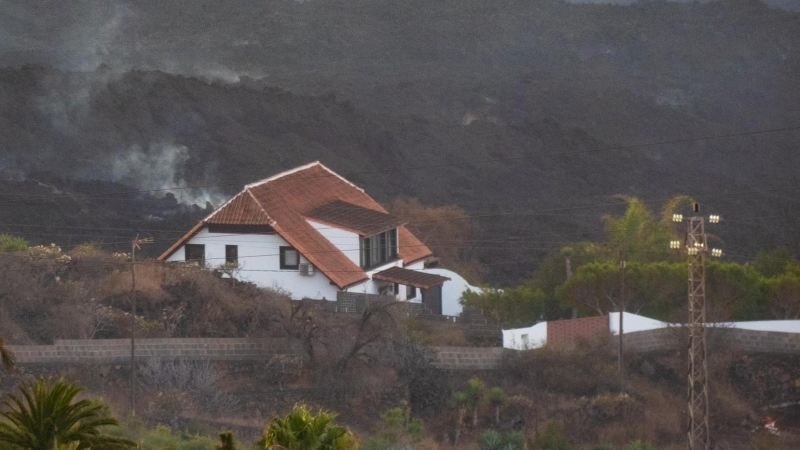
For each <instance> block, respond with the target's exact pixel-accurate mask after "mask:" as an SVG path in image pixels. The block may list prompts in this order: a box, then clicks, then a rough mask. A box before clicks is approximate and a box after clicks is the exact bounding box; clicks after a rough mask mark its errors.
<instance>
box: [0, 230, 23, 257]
mask: <svg viewBox="0 0 800 450" xmlns="http://www.w3.org/2000/svg"><path fill="white" fill-rule="evenodd" d="M28 245H30V242H28V241H26V240H25V239H23V238H21V237H19V236H13V235H10V234H5V233H4V234H0V252H21V251H23V250H27V249H28Z"/></svg>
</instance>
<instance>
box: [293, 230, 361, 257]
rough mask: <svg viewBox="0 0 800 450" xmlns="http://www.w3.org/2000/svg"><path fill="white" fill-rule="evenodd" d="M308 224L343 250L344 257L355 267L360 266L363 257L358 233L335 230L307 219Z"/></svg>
mask: <svg viewBox="0 0 800 450" xmlns="http://www.w3.org/2000/svg"><path fill="white" fill-rule="evenodd" d="M306 222H308V224H309V225H311V226H312V227H314V229H315V230H317V231H318V232H319V234H321V235H322V237H324V238H325V239H327V240H328V241H330V243H331V244H333V245H335V246H336V248H338V249H339V250H341V251H342V253H344V255H345V256H347V257H348V258H349V259H350V261H353V263H355V265H357V266H358V265H359V264H361V256H360V255H359V249H360V247H361V241H360V238H359V236H358V234H357V233H353V232H352V231H347V230H342V229H340V228H335V227H332V226H330V225H326V224H324V223H319V222H315V221H313V220H308V219H306Z"/></svg>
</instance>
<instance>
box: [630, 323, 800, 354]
mask: <svg viewBox="0 0 800 450" xmlns="http://www.w3.org/2000/svg"><path fill="white" fill-rule="evenodd" d="M798 331H799V332H798V333H782V332H777V331H754V330H744V329H741V328H709V329H708V335H707V336H708V345H709V347H711V348H713V347H719V348H721V349H730V350H738V351H743V352H747V353H783V354H795V355H800V330H798ZM614 339H616V338H614ZM624 345H625V349H626V351H631V352H634V353H636V352H639V353H641V352H655V351H664V350H677V349H680V348H682V347H685V346H686V331H685V330H684V329H683V328H682V327H669V328H659V329H656V330H647V331H637V332H634V333H627V334H625V336H624Z"/></svg>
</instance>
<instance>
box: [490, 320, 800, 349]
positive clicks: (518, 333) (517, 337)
mask: <svg viewBox="0 0 800 450" xmlns="http://www.w3.org/2000/svg"><path fill="white" fill-rule="evenodd" d="M623 314H624V315H623V317H622V320H623V321H622V331H623V333H624V334H627V333H635V332H637V331H649V330H655V329H659V328H666V327H670V326H681V325H680V324H673V323H668V322H662V321H660V320H655V319H651V318H649V317H644V316H640V315H638V314H631V313H627V312H626V313H623ZM709 326H712V327H718V328H738V329H742V330H752V331H773V332H780V333H800V320H759V321H750V322H719V323H712V324H709ZM608 328H609V330H610V331H611V334H614V335H617V334H619V313H618V312H611V313H608ZM545 344H547V322H540V323H538V324H536V325H534V326H531V327H526V328H514V329H510V330H503V347H505V348H510V349H514V350H529V349H534V348H539V347H543V346H544V345H545Z"/></svg>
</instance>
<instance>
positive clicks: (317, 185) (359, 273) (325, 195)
mask: <svg viewBox="0 0 800 450" xmlns="http://www.w3.org/2000/svg"><path fill="white" fill-rule="evenodd" d="M337 201H338V202H345V203H348V204H350V205H355V206H356V207H360V208H363V209H368V210H372V211H375V212H378V213H382V214H385V215H388V213H387V212H386V210H385V209H384V208H383V207H382V206H381V205H380V204H378V202H376V201H375V200H373V199H372V197H370V196H369V195H367V194H366V193H365V192H364V190H363V189H361V188H359V187H357V186H356V185H354V184H353V183H351V182H349V181H347V180H346V179H344V178H342V177H341V176H339V175H338V174H336V173H335V172H333V171H332V170H330V169H328V168H327V167H325V166H324V165H322V164H321V163H319V162H314V163H311V164H308V165H305V166H301V167H298V168H296V169H292V170H289V171H286V172H283V173H280V174H278V175H275V176H273V177H270V178H267V179H265V180H261V181H258V182H256V183H252V184H249V185H247V186H245V189H244V191H242V192H240V193H239V194H237V195H236V196H235V197H234V198H232V199H231V200H229V201H228V202H227V203H225V204H224V205H222V206H221V207H220V208H219V209H217V210H216V211H215V212H214V213H212V214H211V215H210V216H208V217H207V218H206V219H204V220H203V221H202V222H201V224H205V223H212V224H226V225H270V226H272V227H273V228H274V229H275V231H276V232H277V233H278V234H279V235H281V237H283V238H284V239H285V240H286V241H287V242H288V243H289V244H291V245H292V246H293V247H294V248H296V249H297V250H298V251H299V252H300V253H301V254H302V255H303V256H304V257H306V259H308V260H309V262H311V263H312V264H313V265H314V266H315V267H316V268H318V269H319V270H320V271H321V272H322V273H324V274H325V275H326V276H327V277H328V278H329V279H330V280H331V281H333V282H334V284H336V285H337V286H338V287H339V288H344V287H346V286H350V285H352V284H355V283H358V282H360V281H364V280H366V279H368V276H367V274H366V273H365V272H364V271H363V270H361V268H360V267H359V266H358V265H356V264H355V263H353V262H352V261H351V260H350V258H348V257H347V256H345V255H344V254H343V253H342V252H341V251H339V250H338V249H337V248H336V247H335V246H334V245H333V244H331V242H330V241H328V240H327V239H326V238H324V237H323V236H322V234H320V233H319V232H318V231H317V230H316V229H314V227H312V226H311V225H309V223H308V222H307V221H306V219H305V217H306V216H307V215H308V214H309V213H310V212H311V211H313V210H314V209H316V208H319V207H321V206H323V205H328V204H331V203H333V202H337ZM198 225H200V224H198ZM200 228H201V226H196V227H195V228H194V229H192V231H191V232H190V233H187V234H186V236H184V237H183V238H181V240H180V241H178V242H177V243H175V245H173V246H172V247H170V249H169V250H167V251H166V252H165V253H164V254H162V255H161V256H160V257H159V259H160V260H165V259H166V258H168V257H169V256H170V255H171V254H172V253H173V252H174V251H175V250H177V249H178V248H179V247H180V246H181V245H182V244H183V243H184V242H186V241H187V240H188V239H189V238H191V237H192V236H193V235H194V233H196V232H197V231H198V230H199V229H200ZM398 235H399V239H398V253H399V256H400V258H402V259H403V261H404V262H405V263H410V262H413V261H418V260H420V259H422V258H425V257H426V256H430V255H431V254H432V253H431V251H430V249H429V248H428V247H426V246H425V245H424V244H423V243H422V242H421V241H420V240H419V239H417V238H416V237H415V236H414V235H413V234H411V232H410V231H408V230H407V229H406V228H405V227H404V226H401V227H399V229H398Z"/></svg>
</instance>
